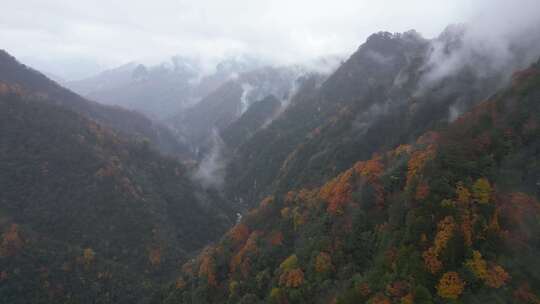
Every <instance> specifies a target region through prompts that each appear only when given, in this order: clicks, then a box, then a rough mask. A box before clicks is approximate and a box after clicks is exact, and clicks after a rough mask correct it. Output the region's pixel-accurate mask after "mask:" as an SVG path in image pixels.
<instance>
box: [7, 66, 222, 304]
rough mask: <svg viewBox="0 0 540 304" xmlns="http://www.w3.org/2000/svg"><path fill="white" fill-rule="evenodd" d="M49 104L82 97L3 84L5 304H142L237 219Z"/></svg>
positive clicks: (181, 177) (132, 143) (134, 144)
mask: <svg viewBox="0 0 540 304" xmlns="http://www.w3.org/2000/svg"><path fill="white" fill-rule="evenodd" d="M36 77H39V75H38V76H36ZM2 78H3V79H4V78H5V76H2ZM38 80H40V79H38ZM31 88H34V89H36V90H37V91H38V92H39V91H40V90H39V89H40V88H41V87H39V83H38V84H36V87H31ZM48 88H49V87H48V86H47V87H46V88H45V89H48ZM53 93H54V94H60V95H59V98H63V97H62V96H63V95H64V94H66V95H67V97H73V96H75V95H73V94H71V93H69V92H68V91H59V92H52V93H50V94H49V96H46V97H43V96H40V95H37V96H36V95H35V94H33V93H29V92H28V91H26V90H25V89H21V87H20V86H18V85H11V84H9V85H8V84H6V83H3V82H0V185H1V189H2V190H1V191H0V231H1V233H0V235H1V237H0V299H2V300H1V302H5V303H147V302H148V301H149V300H150V299H151V297H152V294H153V292H154V291H155V290H157V289H158V288H159V287H160V284H161V283H162V282H167V280H168V279H169V278H170V275H171V273H173V272H174V271H175V269H176V267H177V265H178V264H179V263H181V262H182V261H184V260H185V258H186V257H187V256H188V255H189V254H190V253H191V252H194V251H195V250H198V249H200V248H201V247H202V246H204V245H205V244H207V243H208V242H210V241H212V240H214V239H216V238H217V237H219V236H220V235H221V234H222V233H223V231H224V230H225V229H226V228H227V227H229V225H230V224H231V220H230V218H231V217H232V211H231V210H228V209H227V207H226V206H227V205H226V204H222V200H221V198H220V196H219V195H218V194H217V193H212V192H208V191H206V190H203V189H202V188H201V187H200V186H198V185H196V184H194V183H193V182H192V181H191V179H190V178H189V176H190V172H188V171H187V170H186V168H184V167H183V166H182V165H181V164H180V163H178V162H177V161H176V160H174V159H173V158H165V157H163V156H160V155H159V154H157V152H155V151H154V150H153V149H152V148H151V146H150V145H149V142H148V141H146V140H132V139H126V138H125V137H122V136H120V135H119V134H117V133H116V132H115V131H113V130H112V129H110V128H108V127H104V126H102V125H100V124H98V123H96V122H95V121H94V120H90V119H87V118H86V117H83V116H82V115H80V114H78V113H76V112H74V111H72V110H71V108H73V107H71V106H65V104H66V103H68V100H67V99H61V100H60V102H59V103H58V105H57V104H54V102H53V101H52V100H51V98H54V97H56V95H53ZM67 97H66V98H67ZM75 98H78V97H76V96H75ZM44 99H46V100H44ZM53 100H54V99H53ZM77 100H78V101H80V103H79V104H76V105H80V106H81V107H82V109H83V110H87V109H88V108H86V107H90V108H92V107H94V105H93V104H90V103H88V104H87V103H86V101H84V100H82V99H80V98H79V99H76V101H77ZM96 109H98V110H99V109H102V108H101V107H97V106H96Z"/></svg>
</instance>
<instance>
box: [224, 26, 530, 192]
mask: <svg viewBox="0 0 540 304" xmlns="http://www.w3.org/2000/svg"><path fill="white" fill-rule="evenodd" d="M465 32H466V30H465V29H463V28H462V27H459V26H454V27H449V28H448V29H447V30H446V31H445V32H443V33H442V34H441V35H440V36H439V37H437V38H435V39H433V40H427V39H424V38H422V37H421V36H420V35H419V34H418V33H416V32H414V31H410V32H406V33H403V34H390V33H384V32H382V33H377V34H374V35H372V36H370V37H369V38H368V39H367V41H366V42H365V43H364V44H363V45H362V46H360V48H359V49H358V51H357V52H356V53H354V54H353V55H352V56H351V57H350V58H349V59H348V60H347V61H346V62H345V63H344V64H343V65H342V66H341V67H340V68H338V70H337V71H336V72H335V73H334V74H332V75H331V76H330V77H329V78H328V79H327V80H326V81H325V82H324V83H323V84H322V85H320V86H312V87H311V88H310V89H306V90H305V92H302V91H300V92H299V93H298V94H297V95H296V96H295V97H294V98H293V100H292V102H291V106H290V107H289V108H288V109H287V110H286V111H285V113H283V114H282V115H281V116H280V117H279V118H278V119H276V120H275V121H274V122H273V123H272V124H270V125H269V126H268V127H267V128H265V129H264V130H262V131H260V132H258V133H257V134H255V135H254V136H252V137H251V139H250V140H248V141H247V142H246V143H244V144H243V145H241V146H240V147H239V148H238V151H237V153H236V154H235V155H234V158H233V159H232V160H231V161H230V162H229V165H228V168H227V178H226V181H227V183H226V191H227V193H228V196H229V197H230V198H231V199H233V200H236V201H238V202H253V201H256V200H258V199H261V198H262V197H264V196H265V195H267V194H270V193H272V192H273V191H275V190H284V189H291V188H300V187H305V186H320V185H321V183H323V182H324V181H326V180H328V179H329V178H330V177H331V176H334V175H336V174H337V173H339V172H341V171H343V170H345V169H347V168H348V167H350V166H351V165H353V164H354V162H356V161H357V160H359V159H367V158H369V157H370V156H371V155H372V153H374V152H378V151H384V150H385V149H390V148H392V147H394V146H396V145H397V144H400V143H408V142H412V141H414V139H415V138H416V137H418V136H420V135H421V134H422V133H424V132H425V131H427V130H429V129H431V128H434V127H437V126H439V125H445V124H447V123H448V122H451V121H453V120H454V119H455V118H456V117H457V116H458V115H459V114H460V113H462V112H463V111H466V110H467V109H469V108H470V107H471V106H473V105H474V104H475V103H477V102H478V101H480V100H483V99H485V98H487V97H488V96H489V95H490V94H492V93H493V92H494V91H495V90H496V89H497V88H500V87H501V86H503V85H504V84H505V83H507V82H508V79H509V77H510V75H511V72H512V69H516V68H520V67H525V66H526V65H527V64H529V63H530V61H529V62H527V60H530V59H529V57H528V56H524V55H523V50H524V49H526V50H527V51H530V52H531V53H534V50H537V51H538V52H537V56H538V53H540V50H538V49H535V48H533V47H529V45H527V44H525V45H523V44H516V45H515V47H513V53H510V56H509V59H508V62H505V63H504V65H503V64H500V63H496V62H494V61H493V59H492V58H491V57H490V56H489V54H486V53H479V54H474V57H473V59H471V61H466V60H465V59H463V64H454V66H455V68H454V67H452V68H448V67H445V66H444V65H447V64H453V63H452V62H451V63H446V62H445V60H446V59H445V58H454V57H456V56H458V55H460V54H461V53H463V52H464V51H463V48H465V46H463V44H464V42H463V35H464V33H465ZM435 58H437V60H435ZM497 64H499V65H501V66H504V67H501V68H499V69H493V68H492V66H496V65H497ZM443 72H444V73H443Z"/></svg>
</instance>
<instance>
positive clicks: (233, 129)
mask: <svg viewBox="0 0 540 304" xmlns="http://www.w3.org/2000/svg"><path fill="white" fill-rule="evenodd" d="M280 109H281V102H280V101H279V100H278V99H277V98H276V97H274V95H269V96H267V97H266V98H264V99H262V100H260V101H257V102H255V103H253V104H252V105H251V106H250V107H249V108H248V109H247V110H246V112H245V113H244V114H243V115H242V116H240V118H238V120H236V121H234V122H233V123H232V124H230V125H229V126H228V127H227V128H226V129H225V130H223V132H222V133H221V138H222V139H223V141H224V142H225V144H226V145H227V147H228V148H229V149H232V150H234V149H236V148H237V147H238V146H240V145H241V144H242V143H243V142H245V141H246V140H248V139H249V138H250V137H251V136H253V135H254V134H255V133H256V132H257V131H258V130H259V129H261V128H262V127H265V126H266V125H268V124H269V123H270V122H271V120H272V119H273V118H274V117H275V116H276V115H277V114H279V111H280Z"/></svg>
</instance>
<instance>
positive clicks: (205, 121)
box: [169, 67, 305, 149]
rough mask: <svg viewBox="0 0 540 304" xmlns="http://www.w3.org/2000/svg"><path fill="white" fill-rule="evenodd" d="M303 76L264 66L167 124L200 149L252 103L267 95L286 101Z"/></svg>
mask: <svg viewBox="0 0 540 304" xmlns="http://www.w3.org/2000/svg"><path fill="white" fill-rule="evenodd" d="M304 73H305V72H304V71H303V70H302V69H300V68H297V67H283V68H273V67H265V68H260V69H256V70H253V71H249V72H245V73H242V74H240V75H238V77H237V78H235V79H232V80H229V81H227V82H226V83H224V84H223V85H221V86H220V87H219V88H217V89H216V90H215V91H213V92H212V93H210V94H209V95H208V96H206V97H205V98H204V99H202V100H201V101H200V102H199V103H197V104H196V105H194V106H193V107H191V108H189V109H187V110H185V111H184V112H182V113H180V114H179V115H177V116H175V117H173V118H172V119H170V120H169V121H170V123H171V125H173V126H174V127H175V128H176V129H178V130H179V131H180V132H181V133H182V134H184V135H185V136H186V137H187V138H188V141H189V142H190V144H191V145H192V146H193V148H194V149H199V148H204V147H205V146H207V145H208V142H207V139H208V138H209V137H210V135H211V134H212V132H213V130H215V131H217V132H218V133H220V132H222V131H223V130H225V128H227V127H228V126H229V125H230V124H231V123H233V122H234V121H236V120H237V119H238V118H240V117H241V116H242V115H243V114H244V113H245V112H246V111H247V110H248V108H249V107H250V106H251V105H252V104H253V103H255V102H257V101H260V100H262V99H263V98H265V97H267V96H268V95H274V96H275V97H276V98H277V99H278V100H288V97H289V95H292V94H293V93H294V92H293V91H294V90H295V86H296V81H297V80H298V79H299V78H300V77H301V75H302V74H304Z"/></svg>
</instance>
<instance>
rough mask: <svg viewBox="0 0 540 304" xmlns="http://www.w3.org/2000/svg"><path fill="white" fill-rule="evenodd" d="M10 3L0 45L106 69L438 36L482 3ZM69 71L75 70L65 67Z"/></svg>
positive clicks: (345, 49)
mask: <svg viewBox="0 0 540 304" xmlns="http://www.w3.org/2000/svg"><path fill="white" fill-rule="evenodd" d="M6 2H7V3H4V4H3V6H2V10H0V41H1V42H2V44H1V45H0V47H1V48H5V49H7V50H8V51H9V52H12V53H13V55H15V56H17V57H20V58H29V59H30V60H33V61H35V62H57V63H58V64H60V65H61V64H62V62H73V61H75V60H76V59H77V60H84V61H90V60H91V61H94V62H95V63H97V64H98V65H100V66H113V65H119V64H121V63H125V62H129V61H132V60H146V61H152V60H154V61H155V60H158V59H163V58H165V57H167V56H171V55H174V54H182V55H187V56H194V55H197V56H201V57H203V58H207V57H220V56H223V55H225V54H229V53H239V52H250V53H255V54H258V55H261V56H265V57H267V58H269V59H270V60H274V61H278V62H286V63H290V62H294V61H299V60H308V59H313V58H315V57H318V56H322V55H327V54H335V53H342V54H349V53H351V52H353V51H354V50H355V49H356V48H357V47H358V45H359V44H361V43H362V42H363V41H364V39H365V38H366V37H367V36H368V35H369V34H371V33H373V32H376V31H379V30H388V31H391V32H402V31H406V30H409V29H412V28H414V29H417V30H418V31H419V32H421V33H423V34H424V35H425V36H427V37H431V36H434V35H437V34H438V33H439V32H440V31H441V30H442V29H443V28H444V27H445V26H446V25H447V24H448V23H454V22H462V21H465V20H466V19H467V18H469V17H470V16H472V15H474V13H475V12H477V8H478V5H476V4H474V5H473V4H470V3H471V2H472V1H470V0H455V1H447V0H409V1H402V0H386V1H383V0H380V1H368V0H334V1H316V0H296V1H290V0H257V1H250V0H228V1H222V0H197V1H193V0H191V1H186V0H156V1H147V0H93V1H73V0H17V1H6ZM478 2H479V3H483V5H489V2H490V1H486V0H482V1H478ZM475 3H476V1H475ZM512 3H515V1H512ZM68 68H74V67H69V66H64V67H62V69H68ZM62 69H60V71H62ZM60 76H62V75H60Z"/></svg>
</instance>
